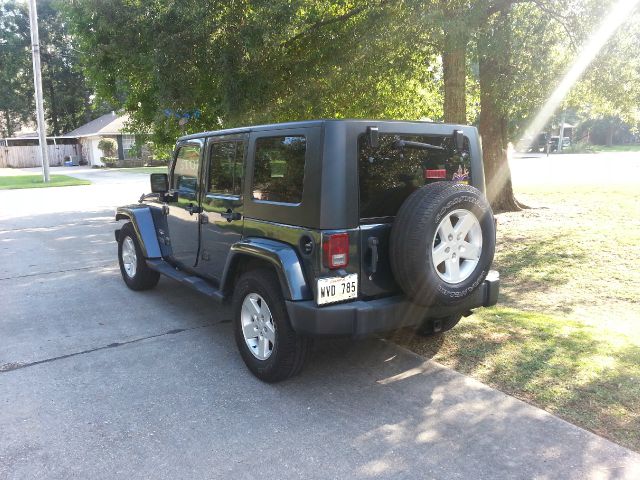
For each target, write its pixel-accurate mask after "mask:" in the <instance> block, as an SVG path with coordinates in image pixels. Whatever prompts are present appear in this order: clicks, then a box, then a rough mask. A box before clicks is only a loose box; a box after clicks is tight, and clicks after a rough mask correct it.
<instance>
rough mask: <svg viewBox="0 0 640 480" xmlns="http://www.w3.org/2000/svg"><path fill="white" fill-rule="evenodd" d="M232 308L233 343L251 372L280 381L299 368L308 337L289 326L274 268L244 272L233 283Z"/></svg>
mask: <svg viewBox="0 0 640 480" xmlns="http://www.w3.org/2000/svg"><path fill="white" fill-rule="evenodd" d="M233 312H234V318H233V322H234V324H233V329H234V335H235V339H236V345H237V346H238V350H239V351H240V355H241V356H242V359H243V360H244V362H245V364H246V365H247V367H248V368H249V370H250V371H251V373H253V374H254V375H255V376H256V377H258V378H259V379H260V380H262V381H265V382H279V381H281V380H284V379H286V378H289V377H292V376H294V375H296V374H298V373H299V372H300V371H301V370H302V367H303V366H304V362H305V360H306V358H307V356H308V353H309V350H310V345H311V339H309V338H307V337H303V336H301V335H298V334H297V333H296V332H295V331H294V330H293V328H292V327H291V323H290V321H289V315H288V313H287V308H286V305H285V303H284V298H283V296H282V292H281V291H280V287H279V281H278V277H277V276H276V275H275V273H274V272H272V271H270V270H267V269H262V268H261V269H257V270H252V271H249V272H246V273H245V274H243V275H242V276H241V277H240V279H239V280H238V282H237V284H236V286H235V290H234V296H233Z"/></svg>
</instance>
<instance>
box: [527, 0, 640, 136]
mask: <svg viewBox="0 0 640 480" xmlns="http://www.w3.org/2000/svg"><path fill="white" fill-rule="evenodd" d="M639 3H640V0H619V1H618V3H616V4H615V6H614V7H613V9H612V10H611V12H609V14H608V15H607V16H606V17H605V19H604V20H603V21H602V23H601V24H600V26H599V27H598V29H597V30H596V31H594V32H593V33H592V34H591V37H589V40H588V41H587V42H586V43H585V44H584V45H583V46H582V48H581V50H580V53H579V54H578V56H577V58H576V59H575V61H574V62H573V64H572V65H571V67H570V68H569V70H568V71H567V73H566V74H565V75H564V77H563V78H562V80H561V81H560V83H559V84H558V86H557V87H556V89H555V90H554V91H553V93H552V94H551V96H550V97H549V98H548V99H547V101H546V102H545V104H544V105H543V106H542V108H541V109H540V111H539V112H538V114H537V115H536V117H535V118H534V119H533V122H531V124H530V125H529V126H528V127H527V129H526V131H525V134H524V137H523V139H522V140H521V142H524V141H525V139H528V138H535V135H536V134H537V133H538V132H541V131H542V129H543V128H544V126H545V125H546V124H547V122H548V121H549V119H550V118H551V116H552V115H553V113H554V112H555V111H556V108H558V105H560V103H561V102H562V100H564V98H565V97H566V96H567V94H568V93H569V91H570V90H571V87H573V85H575V83H576V82H577V81H578V80H579V79H580V77H581V76H582V74H583V73H584V71H585V70H586V69H587V67H588V66H589V65H590V64H591V62H593V60H594V58H596V56H597V55H598V53H600V50H602V47H604V45H605V44H606V43H607V42H608V41H609V39H610V38H611V37H612V36H613V34H614V33H615V32H616V30H618V28H620V26H621V25H622V24H623V23H625V22H626V21H627V20H628V19H629V18H630V15H631V13H632V11H633V10H634V9H635V8H636V7H637V6H638V4H639ZM526 146H527V147H530V146H531V144H529V145H526Z"/></svg>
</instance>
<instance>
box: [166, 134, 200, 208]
mask: <svg viewBox="0 0 640 480" xmlns="http://www.w3.org/2000/svg"><path fill="white" fill-rule="evenodd" d="M199 165H200V147H199V146H196V145H186V146H184V147H180V150H178V157H177V158H176V165H175V167H174V168H173V181H172V185H171V187H172V188H173V189H174V190H177V191H178V193H179V194H180V196H182V197H195V195H196V191H197V188H198V166H199Z"/></svg>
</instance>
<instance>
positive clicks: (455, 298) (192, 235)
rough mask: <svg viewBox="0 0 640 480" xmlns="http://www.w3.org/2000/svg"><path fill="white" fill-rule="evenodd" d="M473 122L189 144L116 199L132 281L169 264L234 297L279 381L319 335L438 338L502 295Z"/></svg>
mask: <svg viewBox="0 0 640 480" xmlns="http://www.w3.org/2000/svg"><path fill="white" fill-rule="evenodd" d="M484 189H485V185H484V170H483V164H482V152H481V147H480V141H479V138H478V132H477V130H476V129H475V128H474V127H469V126H460V125H446V124H437V123H430V122H407V121H377V120H315V121H305V122H293V123H283V124H274V125H260V126H254V127H246V128H234V129H229V130H221V131H214V132H203V133H198V134H194V135H187V136H183V137H181V138H179V139H178V141H177V143H176V147H175V151H174V156H173V159H172V160H171V162H170V164H169V168H168V174H151V191H152V193H150V194H145V195H143V196H142V197H141V198H140V200H139V202H138V203H137V204H133V205H128V206H123V207H120V208H118V209H117V212H116V220H122V221H123V222H124V224H123V225H122V226H121V228H118V229H117V230H116V232H115V237H116V240H117V242H118V259H119V264H120V270H121V273H122V277H123V279H124V282H125V283H126V284H127V286H128V287H129V288H131V289H133V290H145V289H150V288H153V287H154V286H155V285H156V284H157V283H158V280H159V278H160V275H161V274H162V275H166V276H167V277H170V278H172V279H174V280H177V281H179V282H181V283H183V284H185V285H188V286H189V287H192V288H194V289H196V290H198V291H199V292H201V293H202V294H204V295H207V296H209V297H211V298H213V299H215V300H218V301H220V302H231V303H232V305H233V320H232V321H233V330H234V336H235V340H236V344H237V347H238V349H239V351H240V354H241V356H242V358H243V360H244V362H245V363H246V365H247V367H248V368H249V370H250V371H251V372H252V373H253V374H255V375H256V376H257V377H258V378H260V379H261V380H263V381H267V382H276V381H280V380H283V379H285V378H288V377H290V376H292V375H295V374H296V373H298V372H299V371H300V370H301V369H302V366H303V364H304V361H305V359H306V357H307V356H308V354H309V350H310V345H311V341H312V339H313V338H314V337H316V336H335V335H347V336H352V337H361V336H364V335H367V334H371V333H374V332H383V331H387V330H392V329H396V328H400V327H404V326H412V327H414V328H416V330H417V332H419V333H421V334H425V335H431V334H438V333H441V332H444V331H446V330H448V329H450V328H452V327H453V326H454V325H456V323H458V321H459V320H460V318H461V317H462V316H466V315H469V314H470V313H471V311H472V310H473V309H474V308H478V307H482V306H490V305H494V304H495V303H496V301H497V295H498V289H499V277H498V274H497V272H495V271H490V268H491V263H492V261H493V255H494V250H495V220H494V217H493V213H492V211H491V207H490V206H489V203H488V202H487V199H486V198H485V195H484V193H483V192H484Z"/></svg>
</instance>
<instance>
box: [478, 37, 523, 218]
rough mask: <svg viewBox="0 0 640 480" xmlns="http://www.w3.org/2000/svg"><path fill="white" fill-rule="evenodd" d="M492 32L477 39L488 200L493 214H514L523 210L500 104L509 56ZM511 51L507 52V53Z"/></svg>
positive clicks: (503, 111)
mask: <svg viewBox="0 0 640 480" xmlns="http://www.w3.org/2000/svg"><path fill="white" fill-rule="evenodd" d="M495 34H496V29H493V30H492V32H491V33H485V35H480V36H479V39H478V52H479V55H478V57H479V58H478V60H479V69H480V72H479V73H480V126H479V130H480V135H481V137H482V150H483V158H484V172H485V182H486V186H487V198H488V199H489V202H490V203H491V207H492V208H493V210H494V212H514V211H518V210H521V209H522V205H520V204H519V203H518V201H517V200H516V199H515V196H514V195H513V185H512V183H511V169H510V168H509V159H508V156H507V145H508V132H507V124H508V122H507V120H508V118H507V115H506V113H505V110H504V109H503V108H501V105H500V95H501V90H502V88H501V82H500V78H501V77H502V78H504V76H503V75H502V74H501V73H502V72H503V71H504V70H505V69H506V68H507V66H506V64H505V62H508V56H507V55H505V52H504V51H502V52H500V51H498V50H497V49H496V48H495V44H494V42H493V41H492V40H493V39H492V38H491V37H492V36H493V35H495ZM507 51H508V50H507Z"/></svg>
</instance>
